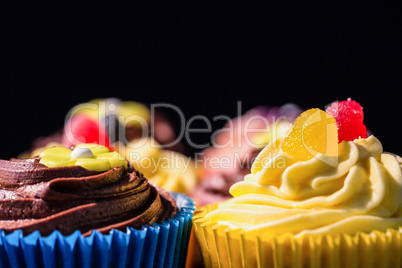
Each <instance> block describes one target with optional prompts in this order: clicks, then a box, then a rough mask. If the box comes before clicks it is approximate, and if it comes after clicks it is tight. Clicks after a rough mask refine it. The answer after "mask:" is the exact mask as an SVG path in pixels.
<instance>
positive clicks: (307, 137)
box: [281, 109, 338, 161]
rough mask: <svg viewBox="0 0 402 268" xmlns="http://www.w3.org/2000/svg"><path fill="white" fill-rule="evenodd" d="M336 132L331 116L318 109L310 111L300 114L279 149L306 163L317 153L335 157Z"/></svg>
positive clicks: (336, 147)
mask: <svg viewBox="0 0 402 268" xmlns="http://www.w3.org/2000/svg"><path fill="white" fill-rule="evenodd" d="M337 140H338V132H337V128H336V124H335V119H334V117H333V116H332V115H329V114H327V113H325V112H324V111H322V110H320V109H310V110H307V111H305V112H304V113H302V114H301V115H300V116H299V117H298V118H297V119H296V122H295V126H294V127H293V128H292V130H291V131H290V133H289V134H288V135H287V137H286V138H285V139H284V140H283V142H282V144H281V148H282V150H283V151H284V152H286V153H288V154H289V155H291V156H293V157H295V158H297V159H299V160H301V161H306V160H309V159H311V158H313V157H314V156H316V155H317V154H318V153H322V154H325V155H329V156H335V155H337V154H338V153H337V149H338V145H337Z"/></svg>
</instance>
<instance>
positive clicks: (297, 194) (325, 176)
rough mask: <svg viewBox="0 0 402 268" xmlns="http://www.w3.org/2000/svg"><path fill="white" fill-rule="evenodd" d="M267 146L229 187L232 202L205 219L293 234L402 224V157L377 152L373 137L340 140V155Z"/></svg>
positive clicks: (248, 229) (346, 231)
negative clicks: (302, 156)
mask: <svg viewBox="0 0 402 268" xmlns="http://www.w3.org/2000/svg"><path fill="white" fill-rule="evenodd" d="M282 140H283V138H278V139H277V140H274V141H273V142H271V143H270V144H269V145H268V146H267V147H265V148H264V149H263V150H262V151H261V153H260V154H259V155H258V157H257V159H256V161H255V162H254V164H253V166H252V169H251V174H249V175H247V176H246V177H245V180H244V181H242V182H238V183H236V184H234V185H233V186H232V187H231V189H230V193H231V194H232V195H233V196H234V198H232V199H231V200H229V201H227V202H224V203H221V204H220V205H219V207H218V208H217V209H216V210H214V211H212V212H210V213H208V214H207V215H206V223H209V224H217V225H218V226H229V228H231V229H238V228H240V229H242V230H243V231H244V232H247V233H250V234H252V233H255V234H258V233H261V232H263V233H269V234H270V235H280V234H283V233H292V234H294V235H296V236H301V235H303V234H310V235H325V234H326V235H337V234H339V233H342V234H355V233H357V232H371V231H373V230H380V231H385V230H386V229H387V228H398V227H399V226H402V208H401V198H402V175H401V158H400V157H398V156H395V155H393V154H389V153H383V149H382V145H381V143H380V141H379V140H378V139H377V138H375V137H374V136H370V137H368V138H366V139H356V140H354V141H353V142H352V141H343V142H342V143H340V144H339V147H338V156H332V157H331V156H327V155H324V154H318V155H316V156H315V157H314V158H312V159H310V160H308V161H299V160H297V159H296V158H294V157H292V156H290V155H289V154H287V153H285V152H283V151H282V150H281V149H280V144H281V142H282Z"/></svg>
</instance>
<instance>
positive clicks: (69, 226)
mask: <svg viewBox="0 0 402 268" xmlns="http://www.w3.org/2000/svg"><path fill="white" fill-rule="evenodd" d="M0 187H1V188H0V230H4V231H5V232H6V233H10V232H13V231H15V230H17V229H21V230H22V231H23V233H24V235H27V234H29V233H32V232H33V231H35V230H38V231H39V232H40V233H41V235H43V236H46V235H48V234H50V233H51V232H53V231H54V230H59V231H60V232H61V233H62V234H63V235H69V234H71V233H73V232H74V231H75V230H80V231H81V232H82V233H83V235H89V234H90V233H91V231H92V230H94V229H97V230H98V231H100V232H103V233H107V232H108V231H110V230H111V229H118V230H122V231H125V229H126V227H133V228H141V226H142V225H144V224H145V225H150V224H152V223H154V222H161V221H162V220H166V219H167V218H169V217H171V216H173V215H174V214H175V213H176V210H177V207H176V204H175V200H174V199H173V198H172V197H171V196H170V194H169V193H167V192H166V191H163V190H162V189H160V188H158V187H157V186H154V185H152V184H151V183H150V182H148V180H147V179H146V178H144V176H143V175H142V173H140V172H138V171H135V170H134V168H133V167H129V168H128V169H125V168H124V167H119V168H113V169H111V170H108V171H105V172H96V171H92V170H88V169H85V168H83V167H80V166H69V167H57V168H48V167H46V166H45V165H43V164H40V163H39V158H33V159H26V160H17V159H12V160H10V161H6V160H0Z"/></svg>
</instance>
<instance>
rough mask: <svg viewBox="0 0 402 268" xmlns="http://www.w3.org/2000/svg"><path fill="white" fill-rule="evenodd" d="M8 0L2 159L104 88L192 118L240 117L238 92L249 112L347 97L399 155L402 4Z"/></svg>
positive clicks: (106, 93)
mask: <svg viewBox="0 0 402 268" xmlns="http://www.w3.org/2000/svg"><path fill="white" fill-rule="evenodd" d="M1 5H2V6H0V10H1V12H2V13H4V14H2V16H1V17H2V20H4V21H3V23H1V25H2V26H1V27H2V37H1V42H0V47H1V59H0V64H1V65H2V66H3V68H2V69H3V71H2V72H1V74H0V77H1V80H0V90H1V107H0V111H1V120H2V124H1V129H0V137H1V141H2V145H1V147H0V157H1V158H2V159H4V158H6V159H7V158H10V157H12V156H16V155H17V154H19V153H20V152H22V151H24V150H26V149H28V148H29V147H30V143H31V142H32V140H33V139H34V138H35V137H38V136H41V135H47V134H49V133H51V132H53V131H55V130H57V129H59V128H61V127H62V125H63V122H64V117H65V115H66V113H67V111H68V110H69V109H70V108H71V107H72V106H74V105H76V104H78V103H80V102H86V101H88V100H91V99H93V98H98V97H119V98H121V99H124V100H135V101H140V102H145V103H156V102H167V103H172V104H175V105H177V106H179V107H180V108H181V109H182V110H183V112H184V113H185V114H186V116H187V118H189V117H191V116H192V115H195V114H202V115H205V116H208V117H209V118H212V117H213V116H215V115H218V114H226V115H229V116H231V117H232V116H235V115H236V107H237V101H242V104H243V110H244V111H245V110H247V109H250V108H252V107H254V106H256V105H281V104H284V103H287V102H295V103H297V104H299V105H300V106H302V107H304V108H312V107H319V108H324V107H325V105H327V104H328V103H330V102H331V101H334V100H344V99H346V98H348V97H351V98H353V99H355V100H357V101H358V102H360V103H361V105H362V106H363V107H364V111H365V123H366V125H367V127H368V128H369V129H370V130H371V131H372V132H373V133H374V134H375V135H376V136H377V137H378V138H379V139H380V140H381V142H382V143H383V146H384V149H385V150H386V151H392V152H394V153H398V154H402V148H401V142H400V139H399V137H400V132H401V127H400V122H401V121H400V115H401V113H400V107H399V106H400V91H401V86H402V80H401V57H400V56H401V42H399V37H400V33H401V30H402V29H401V28H402V27H401V25H402V24H401V19H400V14H401V4H398V5H396V4H395V5H391V4H389V3H381V4H380V3H378V4H371V3H363V2H362V3H361V4H356V5H355V6H354V5H353V4H350V3H349V4H348V5H345V6H343V5H339V4H336V5H335V4H334V5H332V4H329V3H328V2H324V1H321V3H318V4H317V3H314V4H313V3H307V4H306V3H304V4H303V5H300V4H299V5H294V4H292V5H291V4H289V3H287V2H286V3H285V2H282V3H281V4H277V3H272V2H264V3H262V2H256V1H250V2H247V3H236V2H233V1H165V2H163V3H155V2H134V1H130V2H124V3H121V2H111V3H108V4H100V3H96V4H91V5H89V4H86V5H83V4H82V3H80V4H75V3H74V4H73V3H57V4H56V3H54V2H51V1H49V2H43V1H42V2H34V1H31V2H29V3H23V2H18V3H13V5H12V6H6V5H5V4H4V3H3V4H1ZM4 70H5V71H4ZM172 119H173V121H174V123H175V124H176V125H177V124H178V122H176V121H175V118H174V117H173V118H172ZM214 127H215V128H219V127H221V124H219V123H215V124H214ZM193 137H194V138H195V139H197V140H198V141H200V142H208V141H209V135H208V134H198V135H194V136H193Z"/></svg>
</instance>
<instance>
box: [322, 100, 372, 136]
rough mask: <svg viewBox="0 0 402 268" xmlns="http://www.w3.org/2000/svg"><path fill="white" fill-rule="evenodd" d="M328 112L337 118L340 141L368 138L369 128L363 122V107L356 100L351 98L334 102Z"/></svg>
mask: <svg viewBox="0 0 402 268" xmlns="http://www.w3.org/2000/svg"><path fill="white" fill-rule="evenodd" d="M326 112H327V113H329V114H330V115H332V116H333V117H334V118H335V120H336V124H337V126H338V141H339V143H341V142H342V141H353V140H355V139H358V138H367V128H366V126H365V125H364V124H363V117H364V116H363V107H361V106H360V104H359V103H357V102H356V101H353V100H351V99H350V98H349V99H348V100H346V101H340V102H334V103H332V104H331V105H330V106H329V107H328V108H327V110H326Z"/></svg>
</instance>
